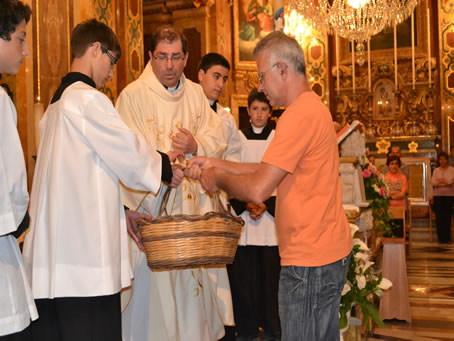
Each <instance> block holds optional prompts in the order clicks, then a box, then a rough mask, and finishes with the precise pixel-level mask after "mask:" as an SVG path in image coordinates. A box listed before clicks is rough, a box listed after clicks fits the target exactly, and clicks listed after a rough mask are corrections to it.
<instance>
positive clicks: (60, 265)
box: [24, 19, 182, 341]
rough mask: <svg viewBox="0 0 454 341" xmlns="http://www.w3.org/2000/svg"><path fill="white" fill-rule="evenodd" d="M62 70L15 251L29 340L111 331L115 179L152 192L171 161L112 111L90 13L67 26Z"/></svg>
mask: <svg viewBox="0 0 454 341" xmlns="http://www.w3.org/2000/svg"><path fill="white" fill-rule="evenodd" d="M71 53H72V57H73V62H72V64H71V71H70V72H69V73H68V74H67V75H66V76H65V77H63V79H62V83H61V85H60V86H59V88H58V89H57V91H56V92H55V94H54V96H53V97H52V100H51V103H50V105H49V107H48V109H47V111H46V113H45V115H44V117H43V119H42V121H41V123H40V133H41V142H40V146H39V150H38V159H37V163H36V169H35V175H34V179H33V188H32V195H31V200H30V201H31V205H30V215H31V218H32V227H31V229H30V233H29V234H28V235H27V236H26V238H25V243H24V259H25V263H26V264H27V265H28V268H29V277H30V280H31V284H32V289H33V294H34V296H35V299H36V304H37V307H38V311H39V313H40V318H39V319H38V320H37V321H36V322H34V323H33V324H32V333H33V338H34V339H35V340H46V341H68V340H96V341H120V340H121V309H120V290H121V289H123V288H125V287H128V286H130V284H131V269H130V260H129V250H128V238H127V233H128V232H127V231H128V230H127V225H128V229H129V231H131V232H134V231H133V230H134V227H135V221H136V219H137V218H140V217H142V218H147V216H146V215H144V214H139V213H135V212H132V211H130V210H128V211H127V213H126V214H125V210H124V208H123V203H122V199H121V195H120V181H121V182H122V183H123V184H125V185H126V186H129V187H131V188H135V189H137V190H144V191H153V192H156V191H157V190H158V189H159V186H160V183H161V180H162V181H166V182H168V183H170V184H171V185H172V186H177V185H178V184H179V182H180V181H181V179H182V172H181V170H175V171H174V172H173V171H172V167H171V165H170V161H171V160H174V159H175V157H176V155H175V153H169V156H167V155H166V154H163V153H158V152H156V151H155V150H153V149H151V148H150V147H149V146H148V145H147V143H146V142H145V141H144V140H143V139H141V138H138V137H137V135H136V134H134V133H133V132H132V131H131V130H129V129H128V128H127V127H126V125H125V124H124V123H123V121H122V120H121V118H120V116H119V115H118V113H117V112H116V111H115V108H114V107H113V104H112V102H111V101H110V100H109V99H108V98H107V97H106V96H105V95H104V94H103V93H101V92H100V91H98V90H97V89H99V88H101V87H102V86H103V85H105V84H106V82H107V81H109V79H110V78H111V77H112V72H113V66H114V65H115V62H116V60H117V59H118V58H119V57H120V55H121V50H120V46H119V44H118V41H117V38H116V37H115V34H114V33H113V32H112V30H111V29H110V28H109V27H107V26H106V25H105V24H103V23H101V22H99V21H97V20H95V19H92V20H87V21H84V22H82V23H80V24H79V25H77V26H76V27H75V29H74V31H73V32H72V35H71Z"/></svg>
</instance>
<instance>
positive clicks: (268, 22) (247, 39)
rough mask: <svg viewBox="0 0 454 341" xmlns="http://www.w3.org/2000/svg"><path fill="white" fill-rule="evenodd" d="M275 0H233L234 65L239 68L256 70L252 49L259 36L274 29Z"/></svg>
mask: <svg viewBox="0 0 454 341" xmlns="http://www.w3.org/2000/svg"><path fill="white" fill-rule="evenodd" d="M275 1H276V0H234V1H233V13H234V14H233V15H234V28H233V29H234V37H233V38H234V39H233V43H234V51H235V66H236V68H237V69H241V70H254V71H255V70H256V63H255V58H254V56H253V51H254V48H255V45H256V44H257V43H258V42H259V41H260V39H261V38H263V37H265V36H266V35H268V34H269V33H271V32H273V31H274V3H275Z"/></svg>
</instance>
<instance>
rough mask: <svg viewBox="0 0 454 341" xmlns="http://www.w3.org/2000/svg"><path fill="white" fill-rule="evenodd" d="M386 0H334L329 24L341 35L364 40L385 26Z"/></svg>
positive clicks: (360, 40) (350, 38) (359, 40)
mask: <svg viewBox="0 0 454 341" xmlns="http://www.w3.org/2000/svg"><path fill="white" fill-rule="evenodd" d="M383 3H384V0H368V1H367V0H362V1H361V0H356V1H354V0H334V1H333V5H332V6H331V10H330V22H329V24H330V25H329V26H330V27H331V30H332V31H333V32H335V33H337V34H338V35H339V36H340V37H343V38H346V39H349V40H355V41H358V42H363V41H365V40H367V39H369V38H370V37H371V36H373V35H376V34H377V33H379V32H381V31H382V30H383V28H384V27H385V22H386V21H385V17H386V10H387V8H386V7H385V6H384V4H383Z"/></svg>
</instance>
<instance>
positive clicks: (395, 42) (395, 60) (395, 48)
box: [394, 23, 397, 90]
mask: <svg viewBox="0 0 454 341" xmlns="http://www.w3.org/2000/svg"><path fill="white" fill-rule="evenodd" d="M394 87H395V88H396V90H397V29H396V24H395V23H394Z"/></svg>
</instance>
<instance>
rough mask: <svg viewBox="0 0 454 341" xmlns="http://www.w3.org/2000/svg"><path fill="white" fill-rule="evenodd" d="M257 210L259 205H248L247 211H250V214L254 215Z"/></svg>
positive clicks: (250, 203)
mask: <svg viewBox="0 0 454 341" xmlns="http://www.w3.org/2000/svg"><path fill="white" fill-rule="evenodd" d="M256 209H257V204H254V203H253V202H248V203H247V204H246V211H248V212H249V214H251V213H254V212H255V210H256Z"/></svg>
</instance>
